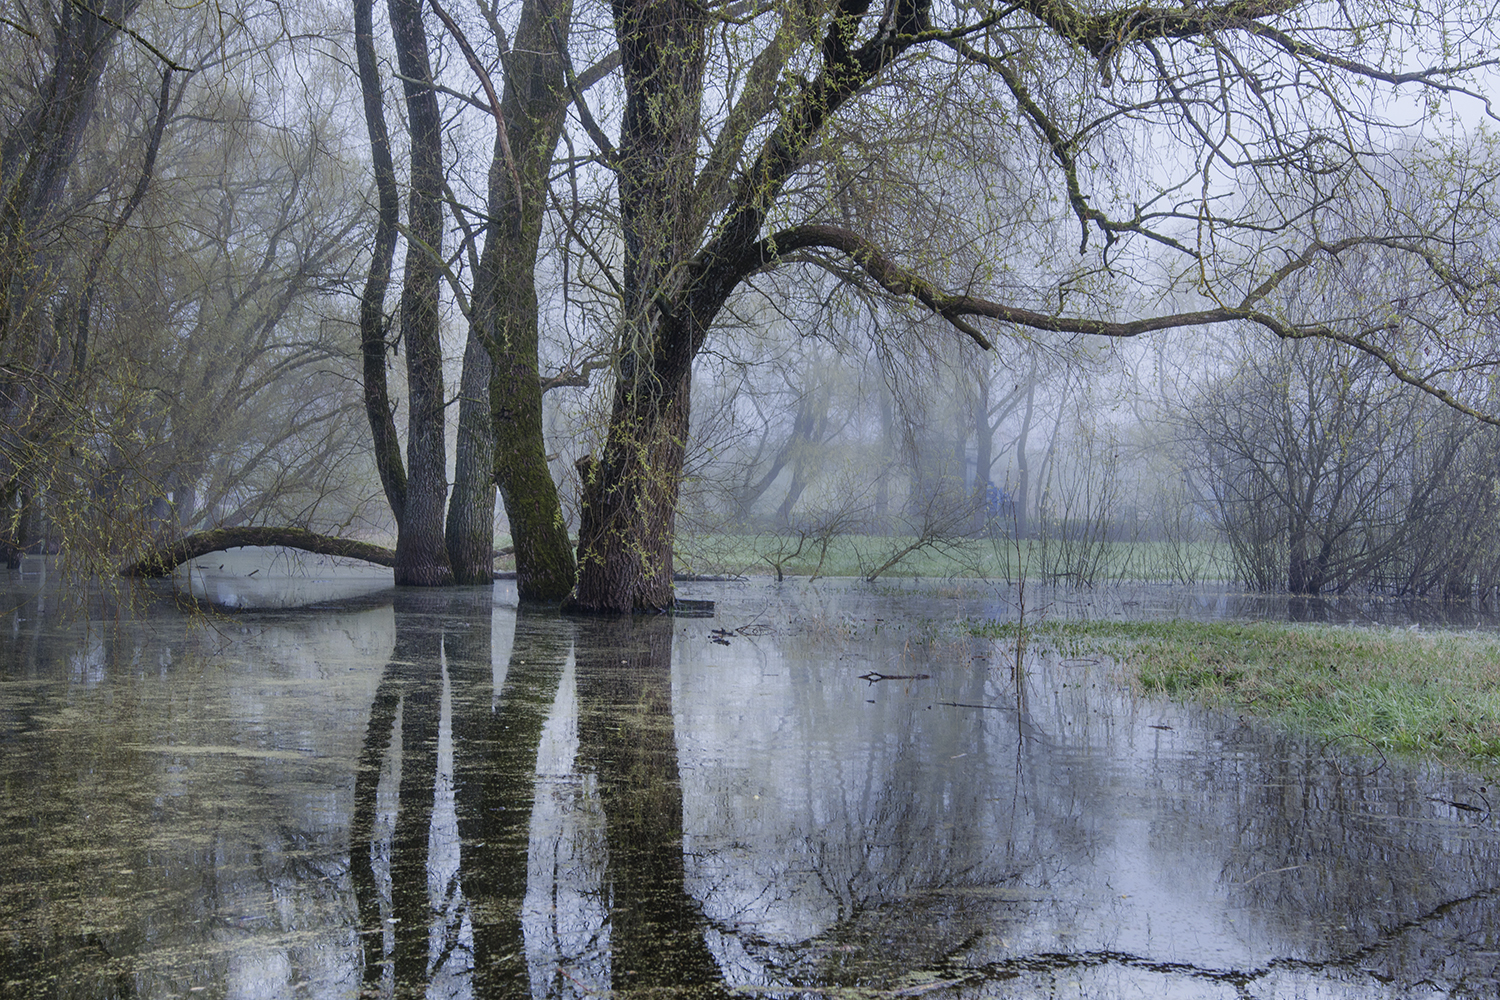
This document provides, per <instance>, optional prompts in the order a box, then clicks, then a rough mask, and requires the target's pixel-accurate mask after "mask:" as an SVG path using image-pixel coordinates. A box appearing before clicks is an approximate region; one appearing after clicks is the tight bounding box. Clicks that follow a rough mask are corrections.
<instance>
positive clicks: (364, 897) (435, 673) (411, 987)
mask: <svg viewBox="0 0 1500 1000" xmlns="http://www.w3.org/2000/svg"><path fill="white" fill-rule="evenodd" d="M395 610H396V645H395V648H394V649H392V651H391V659H390V662H389V663H388V664H387V665H386V669H385V673H384V674H383V675H382V676H381V679H380V686H379V688H378V689H377V690H376V693H375V701H374V704H373V706H372V707H371V710H370V722H369V726H368V727H367V729H366V732H365V744H364V749H363V750H362V751H361V753H360V764H359V771H358V773H357V774H356V776H355V786H354V817H353V821H352V823H351V830H350V848H349V865H350V871H351V877H352V881H353V882H354V887H355V898H356V900H357V901H358V904H359V916H360V931H361V937H362V938H363V946H364V952H365V970H364V978H365V985H366V986H367V987H372V986H375V985H376V984H378V983H379V982H380V981H381V979H382V977H383V971H382V970H383V968H384V967H385V965H386V963H387V959H386V953H387V951H389V952H390V959H389V961H390V963H391V966H392V972H393V975H394V982H395V983H396V995H397V996H402V995H421V989H422V987H421V984H423V983H425V982H426V979H427V956H428V933H429V928H430V925H431V923H432V913H433V911H432V905H431V902H430V901H429V897H428V888H427V869H428V852H427V846H428V838H429V836H430V833H431V829H432V809H433V798H434V795H435V794H436V783H437V736H438V727H439V722H440V720H439V712H440V711H441V694H442V682H441V674H440V667H439V663H440V659H441V651H442V633H441V632H440V631H438V630H437V629H436V628H434V627H431V626H429V625H428V624H427V623H426V622H424V621H423V620H422V618H421V617H419V613H420V612H421V611H423V610H427V609H426V608H425V607H424V605H422V604H418V603H416V602H415V601H414V600H413V599H412V596H411V595H409V594H407V595H401V596H398V597H397V601H396V608H395ZM398 713H399V718H400V730H399V733H397V732H396V731H395V730H394V729H393V727H394V724H395V720H396V718H397V716H398ZM398 740H399V742H398ZM388 753H394V754H395V756H396V759H397V760H398V761H399V764H398V767H399V770H400V774H401V783H400V791H399V796H398V801H397V804H396V823H395V829H394V831H393V832H392V834H391V842H390V855H389V858H388V865H389V868H388V872H389V886H390V900H389V904H388V907H382V905H381V903H382V900H381V895H382V893H381V885H382V882H384V879H382V878H381V873H380V872H378V871H377V865H376V862H375V860H374V859H373V858H372V856H371V855H372V852H376V851H378V850H379V845H378V844H377V843H376V832H375V812H376V808H377V801H376V797H377V796H376V792H377V786H378V784H379V781H380V773H381V769H382V767H383V766H384V763H385V759H386V757H387V754H388ZM387 912H388V913H389V914H390V916H389V918H388V919H389V920H390V921H391V922H390V923H386V920H387V918H386V916H385V913H387ZM387 928H389V929H390V931H391V933H392V934H393V940H392V941H391V942H387V940H386V936H387V935H386V931H387ZM388 945H389V947H388Z"/></svg>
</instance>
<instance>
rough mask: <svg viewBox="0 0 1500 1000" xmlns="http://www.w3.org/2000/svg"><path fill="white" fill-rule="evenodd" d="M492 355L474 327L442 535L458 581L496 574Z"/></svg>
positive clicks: (466, 353) (478, 580)
mask: <svg viewBox="0 0 1500 1000" xmlns="http://www.w3.org/2000/svg"><path fill="white" fill-rule="evenodd" d="M491 368H492V366H491V364H490V355H489V352H488V351H487V350H485V347H484V345H483V344H482V343H480V341H479V338H478V337H477V336H475V335H474V331H472V330H471V331H470V333H469V340H468V345H467V347H465V349H464V367H463V374H462V375H461V376H460V378H459V390H458V448H457V455H456V458H455V463H454V468H453V494H452V496H450V497H449V498H448V521H447V525H446V529H445V532H444V537H445V539H446V542H447V547H448V562H449V564H450V565H451V566H452V568H453V582H454V583H457V584H488V583H490V582H491V581H492V580H494V577H495V472H494V469H495V428H494V424H493V423H492V421H491V420H490V402H489V391H490V371H491Z"/></svg>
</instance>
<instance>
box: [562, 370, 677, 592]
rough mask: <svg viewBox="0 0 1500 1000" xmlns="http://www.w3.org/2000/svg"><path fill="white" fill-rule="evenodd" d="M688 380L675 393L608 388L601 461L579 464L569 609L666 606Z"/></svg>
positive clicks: (656, 387) (657, 388) (655, 387)
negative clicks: (611, 391)
mask: <svg viewBox="0 0 1500 1000" xmlns="http://www.w3.org/2000/svg"><path fill="white" fill-rule="evenodd" d="M689 387H690V379H689V377H688V373H687V372H684V373H683V374H682V375H680V376H678V377H677V380H676V386H675V388H676V392H673V393H669V392H666V391H664V390H663V387H662V386H661V385H660V384H659V383H653V384H652V387H651V388H652V391H649V392H647V391H640V392H636V393H631V392H629V391H628V390H621V389H617V390H616V396H615V409H614V414H613V415H612V417H611V419H610V425H609V438H608V440H607V441H606V443H605V446H604V457H603V459H602V460H601V461H598V462H595V461H594V460H593V459H592V458H589V459H585V460H583V461H582V462H580V463H579V472H580V473H582V479H583V483H584V487H583V489H584V500H583V523H582V524H581V525H580V526H579V529H578V569H579V573H578V586H577V590H576V591H575V595H574V598H573V600H572V601H571V602H570V604H569V608H570V609H571V610H574V611H581V612H585V613H590V614H625V613H630V612H640V611H663V610H666V609H667V608H670V607H671V606H672V604H673V601H674V599H675V598H674V596H673V591H672V540H673V537H674V534H675V530H676V516H677V492H678V486H679V483H680V482H681V479H682V466H683V458H684V450H683V442H684V441H685V440H686V437H687V428H688V401H689V396H688V392H689Z"/></svg>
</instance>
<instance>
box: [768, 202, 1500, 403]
mask: <svg viewBox="0 0 1500 1000" xmlns="http://www.w3.org/2000/svg"><path fill="white" fill-rule="evenodd" d="M1363 242H1377V243H1381V244H1382V245H1384V244H1385V241H1381V240H1375V241H1363ZM812 249H823V250H833V251H836V252H838V253H841V254H843V255H845V256H846V257H848V258H849V259H850V260H852V261H853V262H854V263H855V264H856V265H858V267H859V268H860V270H862V271H864V273H865V274H867V275H868V276H869V277H870V278H871V280H873V281H874V282H875V283H876V284H878V285H879V286H880V287H881V288H883V289H884V290H885V291H887V292H889V293H890V294H892V295H896V296H901V297H904V298H911V299H915V300H916V301H917V302H919V303H921V304H922V305H923V306H924V307H926V308H927V309H928V310H930V311H931V312H932V313H934V314H936V315H938V316H941V317H942V318H943V319H945V320H947V321H948V322H949V323H950V324H952V325H953V326H954V327H955V328H957V329H958V330H960V331H962V332H963V333H964V334H965V335H966V336H968V337H969V339H970V340H972V341H974V343H976V344H978V345H979V346H980V347H982V348H984V349H985V350H992V349H993V346H994V345H993V344H992V342H991V341H990V339H989V337H987V336H986V335H985V334H984V332H983V331H982V330H980V329H979V327H978V326H976V325H975V324H974V323H973V322H972V321H971V320H972V319H975V318H977V319H989V320H994V321H997V322H1000V323H1008V324H1011V325H1013V326H1019V327H1024V328H1026V329H1030V330H1043V331H1048V332H1052V333H1077V334H1088V335H1091V336H1095V337H1112V338H1116V339H1130V338H1134V337H1139V336H1141V335H1143V334H1147V333H1155V332H1158V331H1162V330H1177V329H1183V328H1187V327H1199V326H1217V325H1220V324H1226V323H1253V324H1255V325H1257V326H1260V327H1262V328H1263V329H1265V330H1267V331H1269V332H1270V333H1272V334H1274V335H1275V336H1277V337H1279V338H1281V339H1283V340H1327V341H1332V342H1334V343H1338V344H1342V345H1344V346H1345V347H1348V348H1351V349H1352V350H1356V351H1359V352H1361V353H1363V354H1367V355H1369V356H1370V357H1373V358H1375V359H1376V360H1377V361H1379V362H1380V363H1381V365H1383V366H1384V367H1385V368H1386V369H1387V370H1388V371H1389V372H1390V373H1391V375H1392V376H1393V377H1394V378H1396V379H1397V380H1398V381H1401V382H1404V383H1406V384H1407V385H1410V386H1412V387H1414V388H1416V389H1419V390H1420V391H1422V392H1425V393H1427V394H1428V395H1430V396H1432V397H1434V398H1435V399H1437V400H1439V401H1440V402H1442V403H1443V404H1445V405H1447V406H1449V407H1451V408H1453V409H1454V410H1457V411H1458V412H1460V413H1463V414H1465V415H1467V416H1469V417H1472V418H1474V419H1475V420H1479V421H1482V422H1484V423H1487V424H1492V425H1494V426H1496V427H1500V415H1497V414H1492V413H1486V412H1484V411H1482V410H1479V409H1477V408H1476V407H1473V406H1470V405H1469V404H1467V403H1465V402H1463V401H1462V400H1460V399H1459V398H1458V397H1457V396H1455V395H1454V394H1453V393H1452V392H1451V391H1449V390H1447V389H1444V388H1443V387H1442V386H1439V385H1435V384H1433V383H1432V382H1431V381H1429V380H1428V379H1426V378H1424V377H1423V376H1422V375H1420V374H1418V373H1416V372H1414V371H1412V370H1411V368H1409V367H1408V366H1407V365H1405V364H1404V363H1402V361H1401V359H1400V358H1399V357H1397V356H1396V353H1395V352H1394V351H1392V350H1390V349H1389V348H1386V347H1383V346H1382V345H1380V344H1379V343H1377V342H1376V341H1375V339H1374V338H1375V337H1376V336H1377V335H1379V334H1382V333H1389V332H1390V331H1392V330H1393V329H1396V325H1395V324H1393V323H1386V324H1381V325H1377V326H1371V327H1367V328H1364V329H1360V330H1357V331H1349V330H1340V329H1336V328H1334V327H1331V326H1328V325H1326V324H1321V323H1314V324H1306V325H1300V324H1295V323H1289V322H1287V321H1286V320H1284V319H1282V318H1280V317H1278V316H1275V315H1272V314H1271V313H1269V312H1266V311H1264V310H1262V309H1257V308H1255V306H1254V303H1255V302H1257V301H1259V300H1261V299H1263V298H1265V297H1266V296H1267V295H1268V294H1269V293H1270V291H1271V290H1272V289H1273V288H1274V287H1275V285H1277V284H1279V283H1280V282H1281V281H1283V280H1285V279H1286V278H1287V277H1288V276H1289V275H1290V274H1291V273H1293V271H1294V270H1296V268H1292V267H1285V268H1282V269H1281V270H1279V271H1278V272H1277V273H1276V274H1275V275H1273V276H1272V278H1271V279H1268V280H1267V281H1266V282H1263V283H1262V284H1261V285H1259V286H1257V287H1256V288H1255V289H1254V290H1252V291H1251V292H1250V293H1249V294H1248V295H1246V297H1245V298H1244V299H1243V300H1242V301H1241V303H1240V304H1239V305H1232V306H1231V305H1220V306H1216V307H1214V308H1212V309H1198V310H1191V311H1187V312H1175V313H1166V314H1163V315H1160V316H1146V317H1142V318H1139V319H1131V320H1107V319H1091V318H1088V317H1083V316H1059V315H1052V314H1048V313H1043V312H1037V311H1036V310H1032V309H1025V308H1022V307H1020V306H1013V305H1007V304H1005V303H1003V302H996V301H993V300H991V299H986V298H982V297H980V296H976V295H969V294H964V293H952V292H948V291H946V290H945V289H943V288H941V287H939V286H938V285H937V284H936V283H935V282H933V281H931V280H929V279H927V278H924V277H923V276H921V275H919V274H917V273H916V272H914V271H912V270H911V269H909V268H907V267H904V266H902V265H901V264H898V263H896V262H895V261H894V260H892V259H891V258H890V257H889V256H887V255H886V254H885V252H884V251H883V250H881V248H880V247H879V246H878V245H877V244H875V243H874V242H873V241H871V240H869V239H868V238H866V237H864V236H862V235H860V234H859V233H856V232H853V231H852V230H849V229H844V228H842V227H840V226H832V225H825V224H809V225H801V226H792V227H790V228H788V229H783V230H781V231H780V232H778V233H776V234H775V235H774V236H771V237H770V238H768V239H765V240H762V241H761V242H760V243H759V244H758V245H757V246H756V249H755V251H754V252H753V253H752V254H751V255H750V256H748V257H747V258H746V259H745V260H744V261H742V263H743V264H745V265H746V271H745V273H746V274H748V273H750V272H751V271H753V270H759V269H761V268H765V267H771V266H774V265H775V264H776V263H777V262H778V260H779V259H780V258H782V257H784V256H786V255H787V254H790V253H794V252H796V251H800V250H812ZM1319 251H1321V252H1331V250H1330V248H1329V247H1327V246H1319V247H1314V248H1313V249H1312V250H1310V251H1309V252H1308V253H1305V254H1303V255H1302V256H1301V257H1300V258H1299V259H1300V260H1301V261H1302V263H1303V265H1304V266H1306V264H1308V263H1309V262H1311V260H1312V259H1313V258H1314V257H1315V256H1316V253H1317V252H1319Z"/></svg>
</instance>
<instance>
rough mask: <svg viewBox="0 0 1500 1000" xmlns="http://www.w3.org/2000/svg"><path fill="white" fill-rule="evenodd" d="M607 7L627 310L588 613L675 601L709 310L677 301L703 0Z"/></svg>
mask: <svg viewBox="0 0 1500 1000" xmlns="http://www.w3.org/2000/svg"><path fill="white" fill-rule="evenodd" d="M614 17H615V32H616V35H617V36H618V38H619V40H620V58H621V63H622V65H623V67H624V71H625V115H624V120H623V122H622V123H621V129H620V149H619V159H618V163H619V170H618V176H619V178H620V182H619V183H620V229H621V232H622V233H623V235H624V238H625V271H624V279H625V280H624V288H625V303H624V306H625V322H624V323H622V324H621V331H622V333H621V343H620V344H619V347H618V354H619V367H618V370H617V372H616V375H615V399H614V406H613V409H612V411H611V414H610V424H609V434H608V438H607V440H606V442H605V446H604V455H603V457H602V458H601V459H600V460H599V461H597V462H593V461H591V460H590V461H586V463H585V467H586V475H585V476H584V495H583V506H584V509H583V517H582V523H581V524H580V526H579V531H578V570H579V577H578V587H577V591H576V595H575V599H574V601H573V604H572V607H573V608H574V609H575V610H579V611H585V612H593V613H622V612H632V611H652V610H662V609H664V608H667V607H670V606H671V604H672V602H673V595H672V539H673V533H674V529H675V520H676V508H677V493H678V484H679V480H680V479H681V477H682V467H683V459H684V445H685V443H686V439H687V428H688V406H689V390H690V388H691V377H692V360H693V355H694V354H695V353H696V351H697V349H698V347H699V344H698V343H697V341H698V339H699V334H700V333H701V332H702V330H703V329H704V327H705V326H706V323H707V322H708V321H709V320H711V319H712V316H711V315H708V316H707V318H706V319H705V320H704V321H703V322H701V323H700V322H699V321H698V320H697V319H695V318H694V317H693V315H692V310H691V309H690V308H688V307H687V305H686V300H687V297H688V294H687V292H688V284H689V282H690V281H691V279H692V273H691V272H692V270H693V269H692V268H691V267H690V265H689V258H690V256H691V255H692V253H693V251H694V250H695V249H696V244H697V240H698V234H699V232H700V221H701V220H699V218H698V214H697V210H696V204H695V198H694V183H693V182H694V176H693V168H694V164H695V162H696V156H695V150H696V149H697V143H698V140H699V127H698V123H699V100H700V96H701V94H702V89H703V65H704V59H705V46H704V30H705V29H704V24H705V22H704V16H703V12H702V7H701V6H700V5H698V4H697V3H695V2H692V0H616V2H615V4H614ZM721 304H722V299H721V300H720V301H719V303H717V304H716V305H715V306H714V307H713V308H712V309H711V310H710V312H717V307H718V305H721ZM673 312H676V313H678V315H672V313H673Z"/></svg>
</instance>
